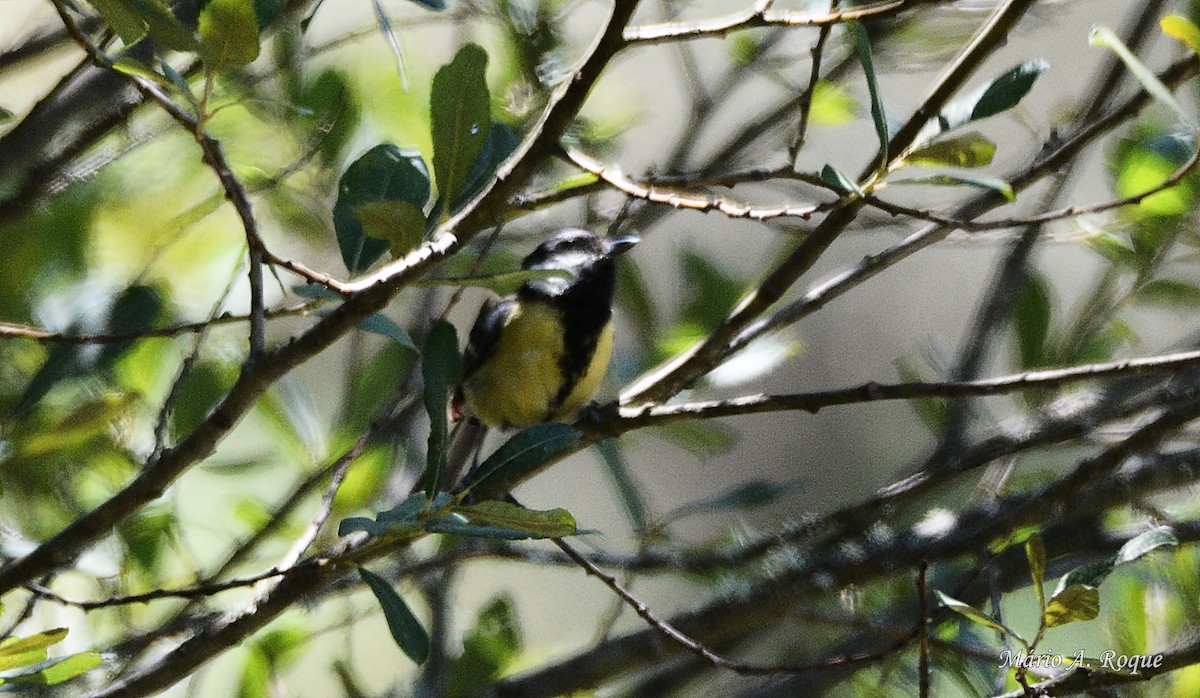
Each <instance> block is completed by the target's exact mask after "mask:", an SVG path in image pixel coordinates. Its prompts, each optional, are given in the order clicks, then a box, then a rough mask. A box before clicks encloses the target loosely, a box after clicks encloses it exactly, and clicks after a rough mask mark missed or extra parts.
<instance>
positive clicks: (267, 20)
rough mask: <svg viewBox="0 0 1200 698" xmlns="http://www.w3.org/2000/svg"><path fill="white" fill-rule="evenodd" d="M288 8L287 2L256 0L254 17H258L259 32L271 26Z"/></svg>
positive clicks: (285, 0)
mask: <svg viewBox="0 0 1200 698" xmlns="http://www.w3.org/2000/svg"><path fill="white" fill-rule="evenodd" d="M286 7H287V0H254V15H255V16H256V17H258V29H259V31H260V32H261V31H262V30H263V29H266V28H267V27H269V26H271V24H273V23H274V22H275V20H276V19H278V17H279V15H281V14H283V10H284V8H286Z"/></svg>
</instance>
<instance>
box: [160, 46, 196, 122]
mask: <svg viewBox="0 0 1200 698" xmlns="http://www.w3.org/2000/svg"><path fill="white" fill-rule="evenodd" d="M158 68H159V70H161V71H162V74H163V75H164V76H165V77H166V78H167V80H168V81H169V82H170V83H171V85H172V86H174V87H175V89H177V90H179V93H180V94H182V95H183V96H184V97H185V98H186V99H187V101H188V102H190V103H191V105H192V109H194V110H195V111H196V112H199V111H200V103H199V102H197V101H196V96H195V95H193V94H192V88H191V87H190V86H188V82H187V79H186V78H184V77H183V76H182V75H180V74H179V71H178V70H175V68H174V67H173V66H172V65H171V64H170V63H168V62H167V60H166V59H165V58H159V59H158Z"/></svg>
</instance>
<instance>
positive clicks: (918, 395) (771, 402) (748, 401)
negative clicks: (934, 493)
mask: <svg viewBox="0 0 1200 698" xmlns="http://www.w3.org/2000/svg"><path fill="white" fill-rule="evenodd" d="M1197 365H1200V351H1187V352H1179V353H1176V354H1164V355H1160V356H1148V357H1143V358H1138V359H1122V360H1119V361H1108V362H1104V363H1096V364H1084V365H1081V366H1071V367H1069V368H1057V369H1050V370H1045V371H1029V372H1026V373H1018V374H1013V375H1008V376H997V377H995V378H987V379H983V380H974V381H948V382H941V383H921V382H916V383H893V384H882V383H874V382H872V383H864V384H862V385H858V386H854V387H851V388H840V389H836V390H825V391H818V392H811V393H793V394H789V395H765V394H760V395H747V396H744V397H737V398H730V399H725V400H708V401H697V402H686V403H672V404H667V405H644V406H640V407H622V408H619V415H620V416H619V418H618V419H615V420H613V421H612V422H611V423H610V422H603V421H602V422H600V423H599V424H598V425H597V429H599V430H604V432H603V433H610V432H617V433H620V432H624V431H626V430H628V429H633V428H642V427H647V426H651V425H659V424H667V423H670V422H674V421H678V420H681V419H710V418H716V417H729V416H734V415H745V414H757V413H761V412H777V411H785V410H803V411H805V412H812V413H816V412H817V411H818V410H821V409H823V408H825V407H831V406H834V405H848V404H856V403H863V402H875V401H880V400H920V399H925V398H952V399H953V398H965V397H979V396H984V395H1003V394H1006V393H1012V392H1017V391H1022V390H1033V389H1038V388H1048V387H1056V386H1060V385H1063V384H1066V383H1072V382H1078V381H1083V380H1096V379H1100V378H1122V377H1128V376H1136V375H1149V374H1155V373H1175V372H1178V371H1181V370H1183V369H1185V368H1190V367H1194V366H1197Z"/></svg>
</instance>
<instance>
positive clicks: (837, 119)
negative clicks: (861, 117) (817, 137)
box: [808, 80, 860, 126]
mask: <svg viewBox="0 0 1200 698" xmlns="http://www.w3.org/2000/svg"><path fill="white" fill-rule="evenodd" d="M859 109H860V107H859V104H858V102H857V101H856V100H855V99H854V97H851V96H850V94H849V93H848V92H846V91H845V90H843V89H842V88H840V87H838V86H837V85H835V84H833V83H831V82H829V81H827V80H820V81H818V82H817V84H816V85H815V86H814V87H813V96H812V107H811V108H810V109H809V112H808V118H809V121H810V122H812V123H814V124H816V125H818V126H841V125H843V124H848V123H851V122H852V121H854V120H855V119H856V118H858V111H859Z"/></svg>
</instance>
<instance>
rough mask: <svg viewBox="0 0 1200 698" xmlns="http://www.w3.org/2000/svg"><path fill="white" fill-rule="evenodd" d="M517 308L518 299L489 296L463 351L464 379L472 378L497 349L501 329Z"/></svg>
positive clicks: (480, 310)
mask: <svg viewBox="0 0 1200 698" xmlns="http://www.w3.org/2000/svg"><path fill="white" fill-rule="evenodd" d="M516 309H517V299H516V298H513V297H511V296H510V297H508V298H502V299H498V298H489V299H488V300H487V301H486V302H485V303H484V304H483V307H482V308H480V309H479V316H478V317H476V318H475V324H474V325H473V326H472V327H471V335H470V337H469V339H468V340H467V348H466V350H465V351H464V352H463V380H466V379H468V378H470V377H471V376H472V375H473V374H474V373H475V371H477V370H479V367H480V366H482V365H483V362H485V361H487V359H488V357H489V356H491V355H492V352H494V351H495V350H496V342H498V341H499V340H500V330H501V329H502V328H503V327H504V324H505V323H506V322H508V318H509V317H510V316H511V315H512V314H513V312H515V311H516Z"/></svg>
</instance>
